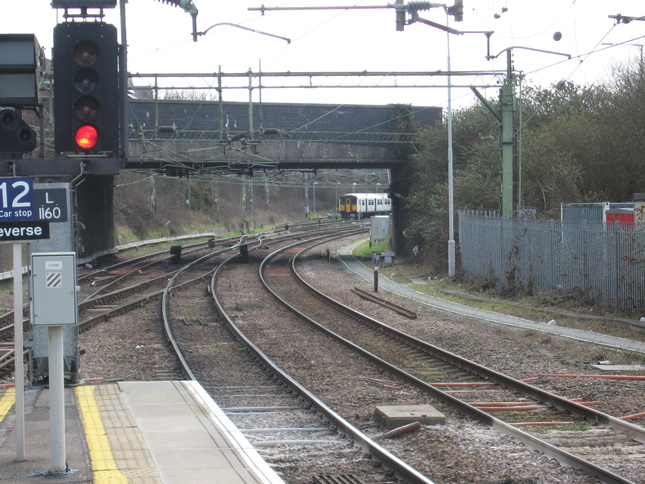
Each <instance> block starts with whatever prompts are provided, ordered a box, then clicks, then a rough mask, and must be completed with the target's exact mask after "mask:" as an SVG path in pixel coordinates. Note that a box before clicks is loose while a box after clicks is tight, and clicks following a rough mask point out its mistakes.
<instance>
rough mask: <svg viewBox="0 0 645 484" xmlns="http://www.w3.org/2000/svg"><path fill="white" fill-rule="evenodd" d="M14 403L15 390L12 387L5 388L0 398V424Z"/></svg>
mask: <svg viewBox="0 0 645 484" xmlns="http://www.w3.org/2000/svg"><path fill="white" fill-rule="evenodd" d="M15 401H16V389H15V388H13V387H10V388H7V391H5V392H4V395H2V398H0V422H2V421H3V420H4V418H5V417H6V416H7V414H8V413H9V410H11V407H13V404H14V403H15Z"/></svg>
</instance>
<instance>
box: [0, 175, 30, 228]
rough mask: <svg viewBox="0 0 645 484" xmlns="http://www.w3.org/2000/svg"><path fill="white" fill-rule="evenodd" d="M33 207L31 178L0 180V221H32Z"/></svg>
mask: <svg viewBox="0 0 645 484" xmlns="http://www.w3.org/2000/svg"><path fill="white" fill-rule="evenodd" d="M33 205H34V190H33V181H32V179H31V178H6V179H2V178H0V221H12V220H32V219H33V218H34V210H33Z"/></svg>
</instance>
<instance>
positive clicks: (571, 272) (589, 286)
mask: <svg viewBox="0 0 645 484" xmlns="http://www.w3.org/2000/svg"><path fill="white" fill-rule="evenodd" d="M459 247H460V251H461V267H462V271H463V276H464V280H465V281H467V282H475V283H488V284H491V285H493V286H496V287H501V288H506V289H511V290H519V291H523V292H526V293H528V294H537V293H539V292H559V293H562V294H570V295H576V296H579V297H584V298H587V299H589V300H590V301H592V302H593V303H595V304H599V305H603V306H609V307H613V308H617V309H624V310H629V311H633V310H639V309H643V308H644V307H645V297H644V294H645V293H644V290H645V232H644V231H643V229H639V228H638V227H637V228H636V230H635V229H634V226H633V225H625V226H620V225H619V224H618V223H616V224H612V225H607V226H606V225H603V224H602V223H598V222H584V221H582V222H560V221H557V220H535V219H524V220H511V219H506V218H501V217H499V216H497V214H495V213H490V212H488V213H479V212H477V213H475V212H460V213H459Z"/></svg>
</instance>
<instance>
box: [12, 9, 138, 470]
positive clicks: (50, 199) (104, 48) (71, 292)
mask: <svg viewBox="0 0 645 484" xmlns="http://www.w3.org/2000/svg"><path fill="white" fill-rule="evenodd" d="M116 3H117V0H52V1H51V6H52V7H53V8H55V9H64V10H65V12H64V16H63V17H64V19H65V21H64V22H62V23H60V24H58V25H57V26H56V27H55V28H54V47H53V58H54V63H55V68H54V101H53V113H54V130H53V131H54V153H55V155H54V157H53V159H52V158H46V157H45V146H44V136H43V134H44V131H45V129H44V115H43V111H44V109H43V106H42V104H41V102H40V95H39V94H40V91H39V89H40V87H39V78H40V70H41V68H40V64H41V63H42V62H41V61H42V59H43V58H44V56H43V54H42V53H41V52H40V47H39V45H38V42H37V41H36V39H35V37H34V36H33V35H31V34H30V35H25V34H3V35H0V93H1V95H0V107H1V108H0V187H2V186H4V189H5V195H9V196H8V197H7V196H5V197H4V198H3V197H1V196H0V201H2V202H3V206H2V207H1V208H2V209H3V213H9V209H11V214H12V217H14V218H13V219H9V218H6V217H5V218H4V220H3V219H0V228H1V229H2V230H1V231H0V238H1V237H2V234H4V235H5V236H7V237H11V236H12V235H13V234H18V235H20V239H19V240H20V242H25V239H28V240H27V241H29V242H31V243H32V247H31V249H32V250H31V257H30V262H31V266H32V272H31V276H30V318H31V329H32V335H33V341H31V342H30V343H29V345H31V348H32V352H31V353H32V355H31V358H30V370H32V369H33V367H38V368H39V369H40V370H43V369H44V371H45V377H43V378H42V379H41V382H46V383H48V385H49V388H50V400H51V402H50V444H51V449H50V451H51V471H52V472H54V473H61V472H63V473H65V472H69V469H68V468H67V464H66V455H65V404H64V384H65V378H66V376H67V377H68V378H69V379H70V380H73V381H76V380H77V379H78V378H77V377H78V375H79V371H78V369H79V362H78V338H77V335H78V328H77V304H76V303H77V297H76V293H77V290H78V288H77V286H76V247H75V245H76V244H75V240H74V236H73V234H74V225H73V221H74V218H75V217H74V214H73V213H72V207H73V206H74V204H73V203H71V201H72V200H73V190H74V189H73V187H74V183H75V181H77V180H78V179H79V178H81V177H83V176H88V175H110V176H112V175H115V174H118V173H119V171H120V169H121V168H122V166H123V165H124V163H125V158H126V154H125V152H126V150H125V149H124V148H123V145H124V144H125V142H126V140H124V139H122V136H121V132H120V129H121V128H123V127H124V126H125V125H126V124H127V123H125V121H124V120H123V119H122V116H124V115H125V112H124V110H123V109H122V108H121V106H122V102H123V100H124V96H125V91H124V90H123V89H122V88H121V86H122V85H123V84H122V83H123V79H125V75H126V74H125V72H123V71H125V68H122V69H121V72H120V69H119V66H120V65H121V66H125V51H124V50H122V49H121V46H120V45H119V43H118V41H117V29H116V27H114V26H113V25H110V24H107V23H105V22H103V17H104V15H103V9H105V8H114V7H116ZM123 49H125V48H123ZM12 108H13V109H12ZM25 108H26V109H30V110H33V111H35V112H36V115H37V117H38V119H39V122H40V152H39V153H38V154H37V155H36V157H31V158H29V156H30V155H29V154H30V153H32V152H33V151H34V150H35V148H36V146H37V136H36V131H35V130H34V129H32V128H31V126H30V125H29V124H28V123H27V122H26V121H25V120H24V119H23V117H22V111H23V110H24V109H25ZM25 154H27V155H25ZM25 156H27V157H25ZM7 176H9V177H12V178H1V177H7ZM31 177H39V181H40V182H41V183H38V184H36V183H33V180H32V178H31ZM3 182H4V185H1V184H2V183H3ZM45 182H46V183H45ZM52 182H53V183H52ZM27 185H28V186H29V200H28V202H27V199H25V198H21V197H22V193H23V192H21V191H20V189H21V187H23V186H27ZM0 189H1V188H0ZM9 190H13V191H11V192H9ZM36 192H38V195H37V196H36V197H34V194H35V193H36ZM0 195H1V194H0ZM5 199H7V203H4V200H5ZM23 203H28V207H27V208H28V209H29V210H28V211H29V212H30V215H29V216H28V217H27V216H25V217H26V218H23V219H21V218H20V217H22V215H23V211H21V210H18V209H22V208H24V207H22V206H20V205H21V204H23ZM16 204H17V205H16ZM4 205H8V207H5V206H4ZM9 205H11V207H9ZM14 205H15V206H14ZM5 209H6V210H5ZM14 209H16V210H14ZM16 217H18V218H16ZM50 222H51V224H52V230H51V237H50V233H49V224H50ZM42 230H46V236H40V237H36V236H34V237H24V236H23V235H24V234H26V233H27V232H29V233H32V232H39V234H40V233H41V232H42ZM6 240H11V239H6ZM0 242H2V240H0ZM14 285H19V287H15V288H14V289H15V290H14V294H19V293H20V294H21V289H22V246H20V247H18V244H15V245H14ZM14 306H15V310H16V318H15V320H16V321H18V320H20V326H18V324H16V331H15V332H16V334H17V336H16V348H15V351H16V380H18V379H20V382H18V381H16V415H17V427H16V435H17V439H16V456H17V460H18V461H21V460H23V459H24V435H22V432H24V423H23V420H24V395H23V387H22V385H23V383H24V376H23V373H22V365H23V361H22V358H21V357H20V355H21V354H22V346H23V342H22V338H21V337H22V331H20V330H18V328H19V327H21V326H22V301H21V300H20V299H18V298H16V301H15V302H14ZM18 333H19V336H20V341H18V339H19V337H18ZM70 341H71V342H72V348H71V350H68V348H66V347H65V345H66V344H67V343H68V342H70ZM43 345H44V347H45V348H46V351H45V353H44V356H43V357H42V358H40V359H39V360H38V361H36V360H35V359H34V358H33V355H34V349H36V348H42V347H43ZM18 346H20V347H18ZM68 353H69V355H68ZM68 356H69V358H68ZM32 383H33V378H32ZM19 427H21V428H19Z"/></svg>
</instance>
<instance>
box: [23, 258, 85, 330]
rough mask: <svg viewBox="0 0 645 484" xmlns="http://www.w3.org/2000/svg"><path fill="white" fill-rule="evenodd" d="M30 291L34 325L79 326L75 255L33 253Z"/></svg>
mask: <svg viewBox="0 0 645 484" xmlns="http://www.w3.org/2000/svg"><path fill="white" fill-rule="evenodd" d="M31 290H32V292H31V318H32V324H33V325H34V326H68V325H76V324H77V322H78V321H77V320H78V316H77V315H78V311H77V305H76V253H74V252H40V253H33V254H31Z"/></svg>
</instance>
